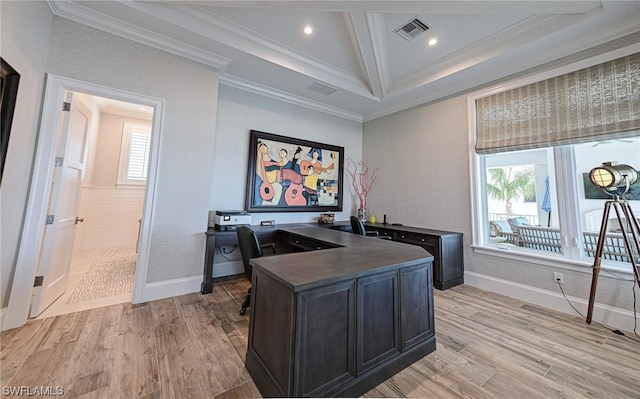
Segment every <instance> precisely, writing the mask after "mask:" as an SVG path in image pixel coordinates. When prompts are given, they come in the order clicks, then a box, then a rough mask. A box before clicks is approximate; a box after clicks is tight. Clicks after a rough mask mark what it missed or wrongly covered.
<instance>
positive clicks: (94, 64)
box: [47, 18, 218, 283]
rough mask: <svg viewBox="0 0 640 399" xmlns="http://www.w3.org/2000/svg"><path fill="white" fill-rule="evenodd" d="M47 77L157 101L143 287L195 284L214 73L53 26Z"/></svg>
mask: <svg viewBox="0 0 640 399" xmlns="http://www.w3.org/2000/svg"><path fill="white" fill-rule="evenodd" d="M47 71H48V72H50V73H53V74H56V75H60V76H64V77H68V78H73V79H78V80H81V81H86V82H90V83H93V84H98V85H103V86H106V87H111V88H115V89H120V90H125V91H128V92H133V93H137V94H140V95H146V96H150V97H154V98H159V99H163V100H164V101H165V108H164V120H163V125H162V132H161V141H160V157H159V174H158V176H157V197H156V199H155V217H154V220H153V222H152V227H151V243H150V253H149V269H148V274H147V278H146V281H147V283H151V282H159V281H166V280H172V279H182V278H190V277H194V276H201V275H202V265H203V261H204V243H205V239H204V234H203V232H204V231H205V230H206V228H207V216H208V209H209V193H210V187H211V181H212V176H213V174H212V169H213V151H212V149H213V145H214V137H215V123H216V105H217V95H218V93H217V87H218V72H217V71H215V70H213V69H212V68H210V67H207V66H205V65H202V64H199V63H197V62H193V61H189V60H186V59H184V58H181V57H177V56H174V55H171V54H168V53H166V52H163V51H161V50H157V49H155V48H151V47H148V46H145V45H142V44H139V43H136V42H133V41H131V40H127V39H124V38H121V37H118V36H114V35H112V34H109V33H105V32H102V31H99V30H96V29H93V28H89V27H86V26H84V25H80V24H77V23H74V22H71V21H68V20H65V19H61V18H55V19H54V24H53V30H52V33H51V51H50V56H49V60H48V67H47Z"/></svg>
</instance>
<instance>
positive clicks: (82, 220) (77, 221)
mask: <svg viewBox="0 0 640 399" xmlns="http://www.w3.org/2000/svg"><path fill="white" fill-rule="evenodd" d="M82 222H84V218H81V217H78V216H76V223H75V224H78V223H82Z"/></svg>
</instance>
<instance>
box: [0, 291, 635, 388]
mask: <svg viewBox="0 0 640 399" xmlns="http://www.w3.org/2000/svg"><path fill="white" fill-rule="evenodd" d="M248 286H249V284H248V282H247V281H246V280H245V279H244V278H230V279H226V280H223V281H219V282H217V283H216V284H215V287H214V291H213V293H211V294H208V295H200V294H190V295H184V296H179V297H174V298H169V299H164V300H159V301H154V302H149V303H145V304H141V305H131V304H119V305H113V306H108V307H104V308H100V309H93V310H87V311H83V312H78V313H71V314H66V315H61V316H56V317H51V318H47V319H42V320H34V321H30V322H29V323H27V324H26V325H25V326H23V327H21V328H19V329H14V330H9V331H5V332H3V333H2V334H1V335H0V341H1V342H0V344H1V357H0V362H1V363H0V371H1V375H0V383H1V385H2V387H3V395H4V394H6V392H5V391H6V389H8V388H7V387H29V388H30V389H32V390H33V389H35V388H36V387H58V386H59V387H62V388H63V389H64V397H82V398H247V397H259V396H260V393H259V392H258V390H257V389H256V387H255V385H254V384H253V382H252V380H251V377H250V376H249V374H248V373H247V371H246V369H245V368H244V356H245V352H246V345H247V334H248V316H240V315H239V314H238V310H239V309H240V304H241V301H242V299H243V298H244V295H245V293H246V290H247V288H248ZM435 315H436V341H437V349H436V351H435V352H434V353H432V354H430V355H429V356H427V357H425V358H423V359H422V360H420V361H418V362H416V363H414V364H413V365H411V366H410V367H408V368H406V369H405V370H403V371H402V372H400V373H398V374H396V375H395V376H393V377H391V378H390V379H388V380H387V381H385V382H384V383H382V384H380V385H379V386H377V387H376V388H374V389H373V390H371V391H370V392H368V393H367V394H365V395H364V396H365V397H420V398H514V397H518V398H612V399H613V398H615V399H620V398H636V399H637V398H639V397H640V340H638V339H637V337H635V336H633V334H632V333H628V334H627V335H628V337H625V336H620V335H616V334H614V333H612V332H611V331H609V330H608V329H606V328H604V327H602V326H599V325H597V324H594V325H591V326H589V325H587V324H585V322H584V320H583V319H582V318H579V317H572V316H568V315H565V314H562V313H557V312H553V311H550V310H547V309H544V308H539V307H536V306H533V305H531V304H527V303H524V302H520V301H517V300H514V299H511V298H507V297H503V296H500V295H497V294H494V293H491V292H486V291H482V290H479V289H476V288H473V287H469V286H458V287H455V288H452V289H449V290H446V291H438V290H436V291H435Z"/></svg>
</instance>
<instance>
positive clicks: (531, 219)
mask: <svg viewBox="0 0 640 399" xmlns="http://www.w3.org/2000/svg"><path fill="white" fill-rule="evenodd" d="M517 217H523V218H526V219H527V221H528V223H529V224H530V225H532V226H536V225H538V215H515V214H511V215H510V214H508V213H489V220H508V219H512V218H517ZM543 220H544V219H543ZM545 224H546V223H545Z"/></svg>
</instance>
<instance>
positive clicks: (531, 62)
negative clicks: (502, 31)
mask: <svg viewBox="0 0 640 399" xmlns="http://www.w3.org/2000/svg"><path fill="white" fill-rule="evenodd" d="M621 35H622V36H621ZM624 36H629V37H628V38H626V39H625V37H624ZM590 37H591V41H590V42H589V43H587V46H586V48H585V46H584V43H582V45H578V44H575V45H574V46H572V47H571V48H570V49H567V47H563V52H565V53H566V54H567V55H566V57H563V58H561V59H557V57H555V56H556V54H555V51H554V50H553V49H550V50H547V51H546V52H542V53H535V54H531V55H529V56H528V57H526V58H521V59H520V60H518V62H517V63H512V64H510V65H508V66H503V67H501V68H497V69H494V70H493V71H492V73H493V74H494V75H495V79H500V77H501V76H506V75H511V76H514V72H513V67H514V66H515V70H517V71H524V72H516V73H515V75H518V77H514V78H511V79H508V80H507V81H503V82H502V83H495V84H489V85H488V86H489V87H485V88H484V89H477V88H478V87H479V86H483V85H484V86H487V84H486V73H477V74H475V75H473V76H470V77H466V78H465V79H464V82H466V84H464V85H456V86H454V90H455V92H454V93H457V94H448V95H447V93H446V92H445V93H440V92H438V91H433V92H431V91H430V92H429V95H428V97H425V98H421V99H419V100H410V101H405V102H402V103H399V104H397V105H395V106H391V107H387V108H385V109H383V110H380V111H377V112H373V113H370V114H367V115H364V118H363V121H364V122H369V121H372V120H374V119H378V118H381V117H383V116H387V115H391V114H393V113H396V112H401V111H404V110H407V109H410V108H413V107H417V106H421V105H424V104H428V103H430V102H434V101H439V100H440V99H441V98H451V97H456V96H459V95H463V94H464V93H466V92H470V91H474V92H473V95H474V96H475V97H483V96H488V95H491V94H495V93H497V92H501V91H505V90H509V89H512V88H515V87H520V86H525V85H527V84H531V83H535V82H539V81H540V80H544V79H549V78H552V77H554V76H558V75H561V74H564V73H570V72H573V71H577V70H579V69H583V68H586V67H590V66H593V65H595V64H600V63H603V62H607V61H610V60H613V59H616V58H620V57H624V56H627V55H629V54H634V53H637V52H640V42H639V41H638V39H640V20H639V19H638V18H637V16H633V15H631V16H629V17H627V18H626V19H625V20H623V21H621V22H620V24H619V25H617V26H616V29H615V32H609V33H608V34H607V33H605V32H600V31H595V32H592V35H590ZM616 39H619V40H618V43H617V44H616V42H615V40H616ZM620 40H623V41H625V42H627V43H628V44H626V43H624V42H622V43H621V42H620ZM634 41H635V43H631V42H634ZM607 44H609V45H607ZM616 46H619V47H616ZM541 62H542V63H541ZM527 66H528V68H527ZM536 68H538V69H537V71H536ZM451 87H452V86H448V89H451ZM447 92H449V90H447ZM443 96H447V97H443Z"/></svg>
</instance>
